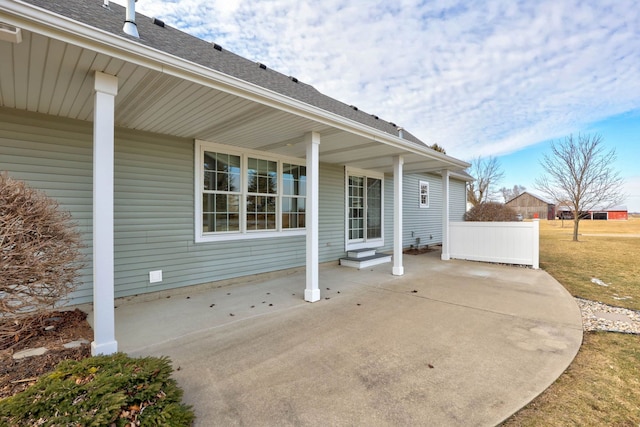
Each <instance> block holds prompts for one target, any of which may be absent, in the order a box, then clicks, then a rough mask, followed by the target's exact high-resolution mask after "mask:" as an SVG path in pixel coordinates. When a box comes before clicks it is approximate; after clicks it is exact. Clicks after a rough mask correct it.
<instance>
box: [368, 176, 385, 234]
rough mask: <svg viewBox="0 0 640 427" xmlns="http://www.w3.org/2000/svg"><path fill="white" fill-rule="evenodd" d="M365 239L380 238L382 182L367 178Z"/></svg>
mask: <svg viewBox="0 0 640 427" xmlns="http://www.w3.org/2000/svg"><path fill="white" fill-rule="evenodd" d="M366 207H367V233H366V239H380V238H381V237H382V180H380V179H376V178H367V206H366Z"/></svg>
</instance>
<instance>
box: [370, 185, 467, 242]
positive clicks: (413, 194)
mask: <svg viewBox="0 0 640 427" xmlns="http://www.w3.org/2000/svg"><path fill="white" fill-rule="evenodd" d="M420 181H427V182H428V183H429V207H428V208H421V207H420V197H419V195H420V187H419V183H420ZM465 185H466V184H465V182H463V181H459V180H454V179H451V180H450V181H449V209H450V210H449V218H450V219H451V221H461V220H462V217H463V216H464V212H465V210H466V192H465V188H466V187H465ZM402 199H403V208H402V216H403V224H402V246H403V247H405V248H409V247H411V245H414V246H415V245H417V244H418V242H417V239H418V238H419V239H420V246H423V245H434V244H440V243H442V177H441V176H440V175H434V174H406V175H404V177H403V182H402ZM384 243H385V244H384V247H382V248H381V249H380V250H381V251H391V250H392V249H393V176H392V175H386V176H385V241H384Z"/></svg>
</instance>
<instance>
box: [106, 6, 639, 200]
mask: <svg viewBox="0 0 640 427" xmlns="http://www.w3.org/2000/svg"><path fill="white" fill-rule="evenodd" d="M116 2H117V3H120V4H122V3H123V1H122V0H117V1H116ZM136 7H137V8H138V11H140V12H142V13H144V14H146V15H149V16H152V17H157V18H159V19H162V20H164V21H165V22H166V23H167V24H168V25H171V26H174V27H178V28H180V29H182V30H183V31H186V32H188V33H191V34H193V35H196V36H198V37H200V38H203V39H206V40H209V41H215V42H216V43H218V44H220V45H222V46H223V47H224V48H226V49H228V50H231V51H233V52H235V53H237V54H239V55H242V56H244V57H246V58H249V59H252V60H255V61H259V62H262V63H264V64H266V65H267V66H269V67H270V68H273V69H275V70H278V71H280V72H282V73H284V74H287V75H293V76H295V77H297V78H298V79H299V80H301V81H303V82H305V83H308V84H311V85H313V86H315V87H316V88H317V89H318V90H320V91H321V92H323V93H325V94H327V95H329V96H332V97H334V98H337V99H339V100H341V101H343V102H345V103H347V104H353V105H356V106H358V108H359V109H361V110H363V111H366V112H369V113H371V114H376V115H378V116H380V117H381V118H384V119H386V120H389V121H392V122H394V123H397V124H398V125H401V126H403V127H405V128H407V129H408V130H409V131H411V132H412V133H414V134H415V135H416V136H418V137H420V138H421V139H422V140H424V141H425V142H427V143H433V142H437V143H438V144H439V145H441V146H443V147H445V149H446V150H447V153H448V154H450V155H452V156H454V157H457V158H460V159H463V160H471V159H472V158H474V157H477V156H495V157H498V159H499V161H500V163H501V165H502V168H503V170H504V172H505V178H504V180H503V182H501V183H499V186H503V185H504V186H507V187H512V186H513V185H514V184H520V185H524V186H526V187H527V188H528V189H530V190H533V191H535V189H534V187H533V182H534V180H535V178H536V177H538V176H539V175H540V174H541V173H542V171H541V169H540V166H539V160H540V159H541V157H542V153H545V152H548V151H549V147H548V146H549V141H551V140H558V139H561V138H564V137H565V136H566V135H569V134H571V133H573V134H577V133H589V132H597V133H599V134H601V136H602V137H603V139H604V141H605V143H606V144H607V146H608V147H612V148H615V149H616V152H617V154H618V162H617V164H616V165H615V166H616V168H617V169H618V170H619V171H620V174H621V176H623V177H624V178H625V180H626V185H625V192H626V193H627V194H628V195H629V197H628V198H627V200H626V201H625V204H626V205H627V206H628V208H629V210H630V211H636V212H640V166H639V165H638V163H640V141H639V139H640V123H639V122H640V7H637V4H636V1H635V0H614V1H607V0H602V1H581V0H539V1H516V0H505V1H502V0H500V1H496V0H437V1H410V0H397V1H393V2H389V1H386V0H385V1H379V0H367V1H365V0H350V1H347V0H323V1H322V2H315V1H314V2H311V1H304V0H179V1H178V0H172V1H169V0H139V1H138V2H137V6H136ZM142 36H143V37H144V35H142Z"/></svg>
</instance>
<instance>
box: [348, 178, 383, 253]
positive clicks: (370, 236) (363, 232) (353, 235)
mask: <svg viewBox="0 0 640 427" xmlns="http://www.w3.org/2000/svg"><path fill="white" fill-rule="evenodd" d="M383 188H384V175H383V174H381V173H378V172H373V171H366V170H358V169H354V168H347V169H346V213H345V218H346V247H347V250H350V249H358V248H361V247H379V246H382V245H383V244H384V239H383V236H384V230H383V224H384V218H383V206H384V200H383V197H384V193H383Z"/></svg>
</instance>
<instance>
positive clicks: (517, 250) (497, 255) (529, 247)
mask: <svg viewBox="0 0 640 427" xmlns="http://www.w3.org/2000/svg"><path fill="white" fill-rule="evenodd" d="M539 237H540V221H539V220H534V221H533V222H451V223H449V252H450V257H451V258H456V259H466V260H472V261H485V262H499V263H504V264H518V265H530V266H532V267H533V268H536V269H537V268H539V260H540V253H539V252H540V250H539V249H540V240H539Z"/></svg>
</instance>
